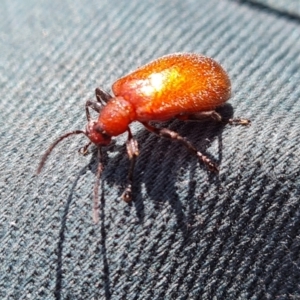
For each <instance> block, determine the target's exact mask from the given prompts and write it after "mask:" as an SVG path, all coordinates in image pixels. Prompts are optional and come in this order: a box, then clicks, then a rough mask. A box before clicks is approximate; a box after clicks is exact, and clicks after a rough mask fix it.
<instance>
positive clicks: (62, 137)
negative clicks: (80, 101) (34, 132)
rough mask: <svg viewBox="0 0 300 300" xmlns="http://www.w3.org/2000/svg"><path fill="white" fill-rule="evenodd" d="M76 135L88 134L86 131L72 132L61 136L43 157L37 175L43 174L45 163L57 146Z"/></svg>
mask: <svg viewBox="0 0 300 300" xmlns="http://www.w3.org/2000/svg"><path fill="white" fill-rule="evenodd" d="M75 134H86V133H85V131H83V130H74V131H71V132H68V133H66V134H64V135H62V136H60V137H59V138H58V139H57V140H56V141H55V142H54V143H53V144H52V145H51V146H50V147H49V148H48V149H47V151H46V152H45V154H44V155H43V157H42V159H41V161H40V164H39V166H38V168H37V171H36V173H37V174H40V173H41V170H42V168H43V166H44V165H45V162H46V160H47V158H48V156H49V154H50V153H51V152H52V150H53V149H54V148H55V146H56V145H57V144H58V143H59V142H61V141H62V140H64V139H65V138H67V137H69V136H70V135H75Z"/></svg>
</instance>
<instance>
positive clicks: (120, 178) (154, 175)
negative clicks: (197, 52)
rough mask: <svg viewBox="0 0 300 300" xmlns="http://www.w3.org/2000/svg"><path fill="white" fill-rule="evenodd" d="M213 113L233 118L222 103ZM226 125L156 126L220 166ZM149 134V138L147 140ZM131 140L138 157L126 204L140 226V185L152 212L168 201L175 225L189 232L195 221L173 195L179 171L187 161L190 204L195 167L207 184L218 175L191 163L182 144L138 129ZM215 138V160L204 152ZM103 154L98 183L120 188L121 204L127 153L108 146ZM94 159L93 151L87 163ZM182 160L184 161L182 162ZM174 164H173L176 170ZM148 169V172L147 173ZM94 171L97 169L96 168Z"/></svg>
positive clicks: (142, 209) (122, 148)
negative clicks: (204, 175) (204, 172)
mask: <svg viewBox="0 0 300 300" xmlns="http://www.w3.org/2000/svg"><path fill="white" fill-rule="evenodd" d="M216 111H217V112H218V113H219V114H220V115H221V116H222V118H223V119H224V120H225V121H226V120H228V119H230V118H232V116H233V108H232V106H231V105H230V104H225V105H224V106H222V107H219V108H218V109H216ZM226 125H227V123H226V122H222V123H220V122H215V121H214V120H212V119H210V118H209V119H206V120H202V121H188V122H187V121H185V122H184V121H179V120H173V121H170V122H166V123H163V124H155V126H157V127H160V128H162V127H166V128H168V129H170V130H173V131H176V132H177V133H179V134H180V135H181V136H183V137H185V138H186V139H187V140H189V141H190V142H191V143H192V144H193V145H194V146H195V147H196V148H197V149H198V150H199V151H201V153H203V154H204V155H206V156H207V157H208V158H210V159H211V160H212V161H213V162H215V163H216V164H217V165H220V164H221V162H222V158H223V157H222V148H223V143H222V131H223V130H224V127H225V126H226ZM149 135H151V136H152V137H151V138H149ZM134 137H135V139H136V140H137V141H138V144H139V151H140V155H139V156H138V158H137V162H136V166H135V170H134V175H133V177H134V182H133V187H132V191H133V201H132V203H130V204H129V205H134V206H135V210H136V215H137V218H138V220H139V223H141V224H142V223H143V222H144V217H145V204H144V197H143V195H142V194H143V190H142V186H144V187H145V189H146V192H147V195H148V197H149V198H150V199H152V201H153V202H154V207H155V209H156V208H157V209H158V210H159V209H161V207H162V206H163V205H164V203H165V202H166V201H167V202H168V203H169V205H170V207H171V209H172V210H173V211H174V213H175V215H176V219H177V221H178V224H182V226H180V227H181V228H183V230H184V231H186V230H188V227H189V225H188V224H190V223H192V222H193V221H194V220H193V219H191V218H192V216H189V217H187V216H186V215H185V213H184V211H185V209H184V207H183V204H182V201H181V200H180V196H179V195H178V194H177V192H176V185H177V184H178V170H180V168H182V167H183V166H184V165H186V161H188V163H189V164H190V165H191V167H190V168H189V172H190V175H189V180H188V183H187V186H188V192H187V195H186V196H185V198H186V203H192V202H193V199H195V192H196V182H195V181H194V180H193V178H194V176H195V175H196V172H197V169H198V168H203V169H206V170H207V172H208V181H209V182H210V183H217V182H218V174H216V173H213V172H211V171H209V170H208V169H207V167H206V166H205V165H204V163H202V162H197V163H194V161H195V160H197V158H196V157H195V156H194V155H193V154H191V153H190V152H189V151H188V150H187V149H186V148H185V147H184V146H183V145H181V144H180V143H177V142H176V141H172V140H170V139H167V138H161V137H158V136H156V135H155V134H153V133H150V132H148V131H147V130H146V129H145V130H140V131H139V132H138V133H137V134H135V136H134ZM215 139H217V141H218V152H217V157H213V156H212V155H211V154H210V153H209V152H207V149H208V148H209V146H210V145H211V144H212V142H213V141H214V140H215ZM175 144H176V146H175ZM153 145H154V146H153ZM177 147H178V148H177ZM149 148H150V151H149ZM106 150H107V151H106ZM109 151H113V152H114V153H117V154H116V155H115V156H114V157H112V158H108V156H107V154H105V153H107V152H109ZM103 152H104V157H103V165H104V171H103V173H102V178H101V182H102V181H105V182H107V184H108V185H119V186H121V187H120V192H119V195H120V201H122V199H121V194H122V193H123V191H124V188H125V186H126V183H127V173H128V170H129V160H128V157H127V154H126V155H125V153H126V146H125V143H124V145H116V144H115V145H110V146H108V147H106V149H105V151H103ZM149 152H150V153H151V155H150V156H149V154H148V153H149ZM185 152H186V153H185ZM178 153H179V155H178ZM95 156H96V152H93V156H92V158H91V161H90V163H92V162H93V161H95ZM147 156H149V157H147ZM182 157H183V158H184V159H182ZM125 158H126V159H125ZM174 158H175V159H176V158H177V161H176V164H175V162H174ZM149 159H150V162H149ZM193 160H194V161H193ZM198 161H199V160H198ZM108 163H109V165H110V167H109V168H111V166H117V167H114V168H116V169H115V170H108ZM174 164H175V165H176V167H175V168H174ZM149 165H150V166H149ZM149 168H150V171H149V170H148V169H149ZM93 169H94V170H96V168H93ZM104 197H105V191H104ZM187 219H188V220H187Z"/></svg>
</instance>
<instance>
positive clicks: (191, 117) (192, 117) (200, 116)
mask: <svg viewBox="0 0 300 300" xmlns="http://www.w3.org/2000/svg"><path fill="white" fill-rule="evenodd" d="M176 118H177V119H178V120H181V121H202V120H206V119H208V118H210V119H213V120H215V121H217V122H221V121H222V116H221V115H220V114H218V113H217V112H216V111H215V110H210V111H201V112H197V113H193V114H187V115H184V114H183V115H178V116H176Z"/></svg>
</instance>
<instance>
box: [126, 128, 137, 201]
mask: <svg viewBox="0 0 300 300" xmlns="http://www.w3.org/2000/svg"><path fill="white" fill-rule="evenodd" d="M127 131H128V138H127V141H126V149H127V154H128V157H129V160H130V166H129V171H128V176H127V186H126V188H125V190H124V192H123V194H122V199H123V200H124V201H125V202H130V201H131V200H132V183H133V171H134V166H135V162H136V158H137V156H138V155H139V149H138V143H137V140H136V139H135V138H133V136H132V133H131V131H130V129H129V128H128V130H127Z"/></svg>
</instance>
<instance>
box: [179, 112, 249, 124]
mask: <svg viewBox="0 0 300 300" xmlns="http://www.w3.org/2000/svg"><path fill="white" fill-rule="evenodd" d="M176 118H177V119H178V120H181V121H202V120H206V119H208V118H211V119H213V120H214V121H217V122H222V123H225V124H229V125H244V126H246V125H250V123H251V121H250V120H248V119H242V118H235V119H224V118H222V116H221V115H220V114H219V113H217V112H216V111H215V110H210V111H201V112H197V113H194V114H188V115H178V116H176Z"/></svg>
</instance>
